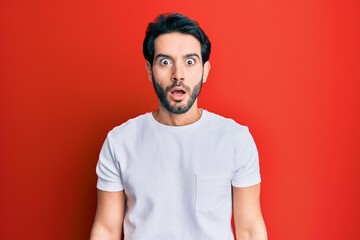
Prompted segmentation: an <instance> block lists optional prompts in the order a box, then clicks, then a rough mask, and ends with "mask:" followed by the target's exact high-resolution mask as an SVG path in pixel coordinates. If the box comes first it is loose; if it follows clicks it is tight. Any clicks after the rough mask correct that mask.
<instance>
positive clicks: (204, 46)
mask: <svg viewBox="0 0 360 240" xmlns="http://www.w3.org/2000/svg"><path fill="white" fill-rule="evenodd" d="M172 32H178V33H183V34H189V35H192V36H193V37H195V38H196V39H197V40H198V41H199V42H200V45H201V57H202V63H203V64H204V63H205V62H207V61H208V60H209V57H210V52H211V43H210V41H209V39H208V37H207V36H206V34H205V32H204V31H203V30H202V29H201V28H200V27H199V25H198V24H197V23H196V22H195V21H194V20H192V19H190V18H188V17H186V16H184V15H181V14H179V13H174V14H161V15H159V16H158V17H157V18H156V19H155V22H151V23H149V25H148V27H147V29H146V36H145V39H144V42H143V54H144V57H145V59H146V61H148V62H149V63H150V65H152V64H153V60H154V52H155V46H154V45H155V39H156V38H157V37H159V36H160V35H162V34H166V33H172Z"/></svg>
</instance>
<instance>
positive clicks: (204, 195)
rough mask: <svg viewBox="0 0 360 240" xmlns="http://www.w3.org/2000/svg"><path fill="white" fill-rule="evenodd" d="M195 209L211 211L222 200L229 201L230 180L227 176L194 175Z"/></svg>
mask: <svg viewBox="0 0 360 240" xmlns="http://www.w3.org/2000/svg"><path fill="white" fill-rule="evenodd" d="M195 184H196V199H195V211H196V212H198V213H211V212H213V211H215V210H217V209H218V208H219V207H220V206H221V205H222V204H224V202H226V201H227V200H229V199H230V201H231V181H230V178H229V177H228V176H217V175H201V174H196V175H195Z"/></svg>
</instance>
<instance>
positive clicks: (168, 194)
mask: <svg viewBox="0 0 360 240" xmlns="http://www.w3.org/2000/svg"><path fill="white" fill-rule="evenodd" d="M96 172H97V174H98V182H97V188H98V189H100V190H104V191H121V190H124V191H125V194H126V199H127V202H126V210H125V218H124V235H125V239H126V240H170V239H171V240H233V239H234V234H233V231H232V227H231V216H232V187H231V186H235V187H248V186H252V185H255V184H258V183H259V182H260V181H261V180H260V173H259V161H258V153H257V149H256V146H255V143H254V141H253V138H252V136H251V134H250V132H249V131H248V128H247V127H245V126H241V125H239V124H238V123H236V122H235V121H233V120H231V119H227V118H224V117H221V116H219V115H216V114H214V113H210V112H208V111H206V110H203V114H202V116H201V118H200V119H199V120H198V121H197V122H195V123H193V124H190V125H186V126H177V127H176V126H167V125H163V124H161V123H159V122H157V121H156V120H155V119H154V117H153V116H152V114H151V113H146V114H144V115H141V116H139V117H137V118H134V119H131V120H129V121H127V122H126V123H124V124H122V125H120V126H118V127H115V128H114V129H113V130H111V131H110V132H109V134H108V136H107V138H106V140H105V142H104V145H103V147H102V149H101V152H100V157H99V161H98V164H97V168H96Z"/></svg>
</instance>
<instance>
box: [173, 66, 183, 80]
mask: <svg viewBox="0 0 360 240" xmlns="http://www.w3.org/2000/svg"><path fill="white" fill-rule="evenodd" d="M172 70H173V72H172V80H173V81H180V80H181V81H184V80H185V76H184V69H183V66H182V65H181V64H179V63H177V64H174V65H173V69H172Z"/></svg>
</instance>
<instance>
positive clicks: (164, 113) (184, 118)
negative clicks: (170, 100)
mask: <svg viewBox="0 0 360 240" xmlns="http://www.w3.org/2000/svg"><path fill="white" fill-rule="evenodd" d="M152 114H153V116H154V118H155V119H156V121H158V122H159V123H162V124H164V125H169V126H185V125H189V124H192V123H194V122H196V121H197V120H199V119H200V117H201V114H202V109H200V108H198V107H197V106H196V105H195V104H194V105H193V106H192V107H191V108H190V109H189V111H187V112H186V113H182V114H174V113H171V112H169V111H168V110H167V109H165V108H164V107H163V106H160V107H159V109H158V110H156V111H154V112H153V113H152Z"/></svg>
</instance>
